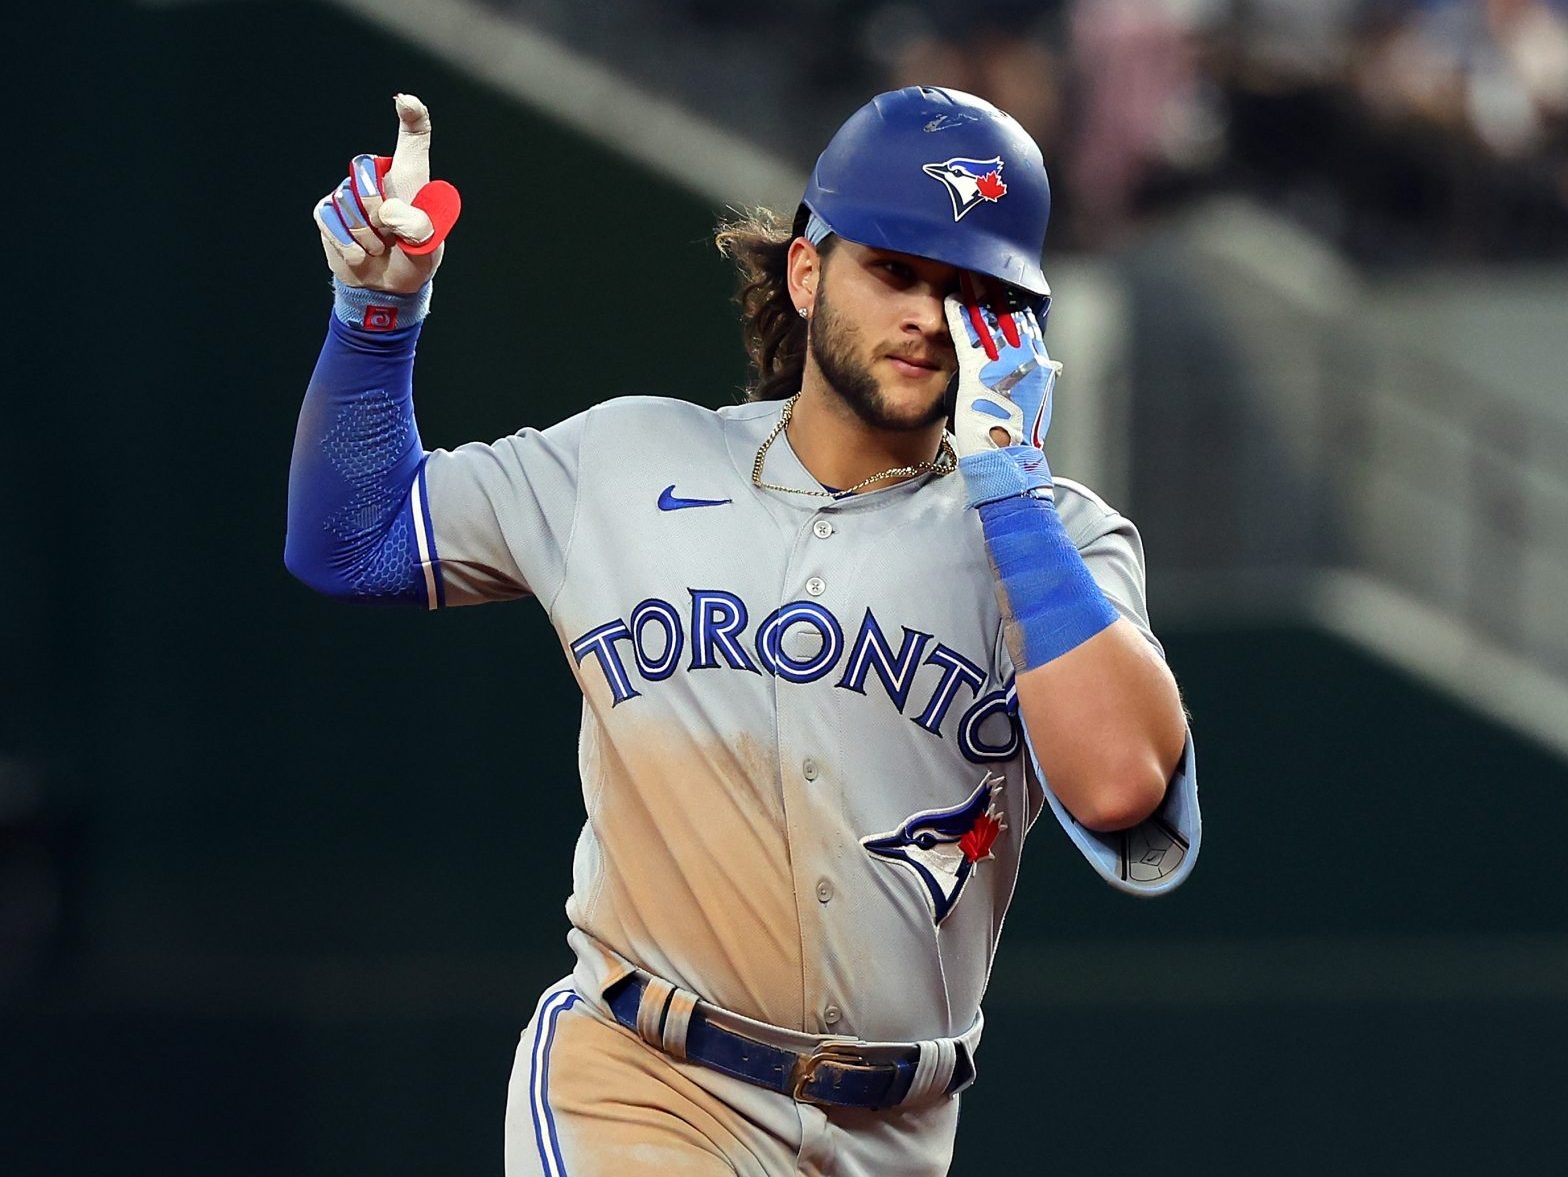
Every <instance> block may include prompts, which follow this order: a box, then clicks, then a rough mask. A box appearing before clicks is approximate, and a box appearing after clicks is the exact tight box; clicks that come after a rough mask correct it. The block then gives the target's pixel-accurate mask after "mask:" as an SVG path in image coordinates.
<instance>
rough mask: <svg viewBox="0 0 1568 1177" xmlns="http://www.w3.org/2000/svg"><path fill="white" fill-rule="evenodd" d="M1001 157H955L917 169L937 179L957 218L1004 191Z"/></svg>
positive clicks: (961, 218)
mask: <svg viewBox="0 0 1568 1177" xmlns="http://www.w3.org/2000/svg"><path fill="white" fill-rule="evenodd" d="M1002 166H1003V164H1002V157H1001V156H1000V155H998V156H996V157H994V158H992V159H964V158H962V157H956V158H954V159H949V160H944V161H942V162H941V163H928V164H924V165H922V166H921V168H920V170H921V171H922V172H924V173H925V174H926V175H928V176H930V177H931V178H932V179H933V180H940V181H941V183H942V187H944V188H946V189H947V194H948V196H949V197H950V198H951V199H952V201H953V220H954V221H955V222H957V221H961V220H963V219H964V217H965V216H966V215H967V214H968V213H969V212H970V211H971V210H972V209H974V208H975V207H976V206H977V205H980V204H983V203H985V202H987V201H989V202H990V203H992V204H995V203H996V202H997V201H998V200H1001V199H1002V197H1004V196H1006V195H1007V185H1006V184H1004V183H1002Z"/></svg>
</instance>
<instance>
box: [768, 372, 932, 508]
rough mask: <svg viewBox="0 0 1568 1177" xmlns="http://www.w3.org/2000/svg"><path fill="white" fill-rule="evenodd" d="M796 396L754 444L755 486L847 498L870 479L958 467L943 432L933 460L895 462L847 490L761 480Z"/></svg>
mask: <svg viewBox="0 0 1568 1177" xmlns="http://www.w3.org/2000/svg"><path fill="white" fill-rule="evenodd" d="M799 399H800V393H798V392H797V393H796V394H795V395H794V396H792V397H790V398H789V400H787V401H785V402H784V411H783V412H782V413H780V414H779V422H778V424H777V425H775V426H774V427H773V432H771V433H769V434H768V436H767V437H765V438H764V439H763V441H762V444H761V445H760V446H758V447H757V460H756V461H755V462H753V463H752V464H751V485H752V486H754V487H756V488H757V489H758V490H781V491H784V492H786V493H787V494H795V495H813V496H815V497H817V498H822V499H842V498H848V497H849V496H850V495H852V494H854V493H855V492H856V491H857V490H864V489H865V488H866V487H868V486H870V485H871V484H872V483H873V482H883V481H885V480H886V479H889V478H912V477H914V476H915V475H916V474H935V475H936V476H937V477H938V478H941V477H942V476H943V475H944V474H951V473H952V472H953V471H954V470H956V469H958V455H957V454H955V453H954V452H953V447H952V446H951V445H949V444H948V441H947V438H946V436H944V437H943V438H942V445H941V448H940V449H939V450H937V455H936V456H937V460H936V461H934V462H917V463H916V464H915V465H913V466H895V467H893V469H891V470H884V471H882V473H880V474H876V475H873V476H872V477H870V478H867V479H864V480H863V481H861V482H857V483H855V485H854V486H852V487H850V488H849V489H848V490H841V491H836V492H835V491H831V490H820V489H819V490H801V489H799V488H798V487H793V486H779V485H777V484H776V483H772V482H763V481H762V466H763V463H765V462H766V461H767V460H768V449H769V447H771V446H772V445H773V443H774V442H775V441H777V440H778V439H779V435H780V434H781V433H783V432H784V430H786V429H787V428H789V422H790V418H791V417H792V416H794V413H795V402H796V401H798V400H799Z"/></svg>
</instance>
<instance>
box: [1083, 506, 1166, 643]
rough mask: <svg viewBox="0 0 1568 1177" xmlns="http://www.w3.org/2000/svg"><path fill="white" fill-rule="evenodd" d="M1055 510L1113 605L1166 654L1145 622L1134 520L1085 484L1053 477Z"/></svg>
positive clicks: (1139, 546)
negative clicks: (1108, 503) (1054, 481)
mask: <svg viewBox="0 0 1568 1177" xmlns="http://www.w3.org/2000/svg"><path fill="white" fill-rule="evenodd" d="M1056 504H1057V510H1058V512H1059V513H1060V514H1061V516H1062V523H1063V525H1064V526H1065V527H1066V528H1067V534H1068V535H1069V536H1071V537H1072V541H1073V544H1074V546H1075V547H1077V549H1078V554H1079V555H1080V556H1082V557H1083V562H1084V564H1085V565H1086V566H1087V567H1088V569H1089V574H1090V575H1091V576H1093V577H1094V582H1095V584H1097V585H1099V586H1100V591H1101V592H1102V593H1104V594H1105V596H1106V599H1107V600H1109V601H1110V602H1111V605H1112V606H1113V607H1114V608H1115V609H1116V612H1117V613H1119V614H1120V615H1121V616H1123V617H1125V618H1126V619H1127V620H1128V621H1130V622H1132V624H1133V625H1134V626H1135V627H1137V630H1138V632H1139V633H1141V634H1143V636H1144V637H1145V638H1147V639H1148V641H1149V644H1150V645H1152V646H1153V647H1154V648H1155V649H1156V650H1159V651H1160V656H1161V657H1164V654H1165V650H1164V647H1162V646H1161V645H1160V642H1159V639H1158V638H1156V637H1155V636H1154V631H1153V630H1152V629H1151V628H1150V626H1149V606H1148V598H1147V590H1146V587H1145V586H1146V581H1145V578H1144V569H1143V540H1142V539H1140V538H1139V536H1138V529H1137V528H1136V527H1134V526H1133V524H1132V520H1130V519H1128V518H1126V517H1125V516H1124V515H1121V514H1120V513H1118V512H1117V511H1116V510H1115V509H1113V508H1112V507H1109V506H1107V505H1106V503H1105V501H1104V500H1103V499H1101V498H1100V497H1099V496H1098V495H1096V494H1095V493H1094V492H1093V491H1091V490H1089V489H1088V488H1087V487H1084V486H1081V485H1079V484H1078V483H1076V482H1072V481H1069V480H1068V479H1065V478H1059V479H1057V480H1056Z"/></svg>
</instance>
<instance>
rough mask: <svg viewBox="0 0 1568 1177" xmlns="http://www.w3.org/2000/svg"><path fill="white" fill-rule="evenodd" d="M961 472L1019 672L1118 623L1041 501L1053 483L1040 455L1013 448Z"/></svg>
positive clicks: (967, 460) (976, 457)
mask: <svg viewBox="0 0 1568 1177" xmlns="http://www.w3.org/2000/svg"><path fill="white" fill-rule="evenodd" d="M958 465H959V468H960V469H961V470H962V471H963V474H964V484H965V489H966V490H967V492H968V495H969V505H970V506H972V507H974V508H976V509H977V510H978V511H979V512H980V526H981V529H982V531H983V532H984V534H985V544H986V548H987V550H988V551H989V552H990V554H991V563H992V564H993V565H994V566H995V568H996V575H997V579H998V582H999V584H1000V588H1001V596H1002V598H1003V601H1004V604H1005V610H1006V612H1007V614H1008V615H1009V620H1010V622H1011V624H1012V625H1013V626H1014V627H1015V637H1016V639H1017V640H1016V643H1014V644H1015V645H1016V647H1017V648H1016V650H1015V652H1014V657H1015V659H1018V660H1019V663H1020V664H1019V666H1018V670H1019V671H1024V670H1028V669H1031V668H1032V667H1035V666H1043V665H1044V664H1045V663H1047V662H1050V661H1051V660H1052V659H1054V658H1059V657H1061V656H1062V655H1063V654H1065V653H1067V651H1069V650H1072V649H1075V648H1076V647H1078V646H1080V645H1082V644H1083V643H1084V642H1086V641H1088V640H1089V639H1090V638H1092V637H1093V636H1094V635H1095V634H1097V633H1099V632H1100V631H1101V630H1103V629H1105V628H1106V627H1107V626H1109V625H1110V624H1111V623H1112V622H1114V621H1115V620H1116V618H1117V616H1118V614H1117V612H1116V607H1115V606H1114V605H1112V604H1111V603H1110V601H1108V600H1106V597H1105V594H1104V593H1102V592H1101V591H1100V586H1099V585H1097V584H1096V583H1095V581H1094V576H1093V575H1092V574H1091V573H1090V572H1089V569H1088V567H1087V566H1086V565H1085V564H1084V562H1083V557H1082V556H1080V555H1079V554H1078V548H1077V546H1076V545H1075V544H1074V543H1073V541H1072V537H1071V536H1069V535H1068V534H1067V529H1066V528H1065V527H1063V526H1062V519H1061V516H1060V515H1058V514H1057V513H1056V504H1055V503H1053V502H1052V501H1051V500H1050V499H1049V498H1046V497H1042V496H1041V495H1040V492H1041V491H1042V490H1043V489H1044V488H1046V487H1048V486H1050V484H1051V483H1050V472H1049V471H1048V470H1047V469H1046V468H1045V458H1044V455H1042V454H1041V453H1040V451H1038V450H1036V449H1033V448H1032V447H1024V446H1014V447H1010V448H1008V449H1003V450H992V451H989V452H983V453H978V454H971V455H968V456H966V457H964V458H960V459H959V463H958Z"/></svg>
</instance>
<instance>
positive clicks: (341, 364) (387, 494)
mask: <svg viewBox="0 0 1568 1177" xmlns="http://www.w3.org/2000/svg"><path fill="white" fill-rule="evenodd" d="M427 300H428V291H425V292H422V293H421V294H419V295H412V296H393V295H382V294H374V293H372V292H368V291H349V290H346V289H345V288H343V287H342V286H341V285H340V287H339V290H338V298H337V304H336V307H335V310H334V314H333V317H332V319H331V321H330V325H329V328H328V333H327V339H326V342H325V343H324V344H323V346H322V350H321V356H320V358H319V359H318V361H317V363H316V369H315V372H314V373H313V374H312V376H311V381H310V386H309V388H308V390H307V391H306V394H305V403H304V405H303V406H302V408H301V410H300V417H299V425H298V428H297V430H296V432H295V437H294V455H293V460H292V462H291V464H290V467H289V522H288V538H287V540H286V542H285V546H284V562H285V563H286V564H287V566H288V568H289V571H290V572H292V573H293V574H294V575H295V576H296V577H298V578H299V579H300V580H302V581H304V582H305V583H306V584H308V585H310V586H311V587H312V588H314V589H316V590H317V591H318V592H322V593H326V594H328V595H329V596H333V597H338V598H341V599H345V600H353V601H363V602H375V603H408V604H421V605H427V606H428V605H430V604H431V599H432V596H433V593H434V591H435V580H434V579H433V578H432V577H431V576H430V575H427V572H428V570H429V568H430V566H431V565H432V564H433V562H434V553H433V551H430V550H429V545H428V534H429V528H428V519H427V518H424V517H423V514H424V512H423V503H422V498H423V496H422V494H420V493H419V487H418V482H419V479H420V473H421V468H422V463H423V460H424V457H425V451H424V447H423V445H422V444H421V442H420V438H419V430H418V427H417V425H416V424H415V421H414V406H413V368H414V348H415V344H416V342H417V340H418V336H419V332H420V322H421V320H422V319H423V316H424V306H425V304H426V302H427ZM345 320H350V321H345ZM356 324H357V325H356ZM404 324H406V325H404Z"/></svg>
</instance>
